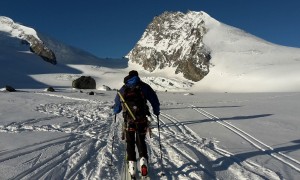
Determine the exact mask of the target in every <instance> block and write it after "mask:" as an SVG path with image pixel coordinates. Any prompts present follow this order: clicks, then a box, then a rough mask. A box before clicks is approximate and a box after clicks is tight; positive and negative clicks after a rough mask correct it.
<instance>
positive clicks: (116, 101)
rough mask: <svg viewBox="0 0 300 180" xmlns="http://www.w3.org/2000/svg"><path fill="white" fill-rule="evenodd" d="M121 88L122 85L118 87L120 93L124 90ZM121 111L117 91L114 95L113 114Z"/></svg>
mask: <svg viewBox="0 0 300 180" xmlns="http://www.w3.org/2000/svg"><path fill="white" fill-rule="evenodd" d="M123 89H124V88H123V87H122V88H121V89H120V92H121V93H122V92H123V91H124V90H123ZM121 111H122V105H121V100H120V96H119V95H118V93H117V95H116V97H115V104H114V114H118V113H120V112H121Z"/></svg>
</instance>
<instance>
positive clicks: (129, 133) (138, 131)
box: [114, 70, 160, 178]
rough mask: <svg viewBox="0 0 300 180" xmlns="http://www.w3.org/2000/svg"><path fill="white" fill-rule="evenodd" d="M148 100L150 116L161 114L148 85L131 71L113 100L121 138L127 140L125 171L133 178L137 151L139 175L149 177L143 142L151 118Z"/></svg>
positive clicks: (156, 99)
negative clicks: (120, 116)
mask: <svg viewBox="0 0 300 180" xmlns="http://www.w3.org/2000/svg"><path fill="white" fill-rule="evenodd" d="M147 101H149V102H150V104H151V106H152V109H153V113H154V114H155V115H156V116H157V117H158V115H159V114H160V103H159V100H158V97H157V95H156V93H155V91H154V90H153V89H152V88H151V86H150V85H148V84H146V83H145V82H143V81H141V79H140V78H139V75H138V72H137V71H135V70H132V71H130V72H129V75H128V76H126V77H125V78H124V85H123V86H122V87H121V89H120V90H119V91H118V94H117V95H116V97H115V105H114V114H118V113H120V112H121V111H123V118H124V130H125V131H124V139H126V143H127V145H126V151H127V162H128V172H129V173H130V175H131V177H132V178H134V177H135V175H136V166H137V165H136V161H137V159H136V152H135V145H136V146H137V149H138V152H139V158H140V161H139V166H140V167H139V169H140V171H141V175H142V176H147V174H148V153H147V145H146V142H145V137H146V132H147V128H148V119H147V116H150V112H149V107H148V105H147Z"/></svg>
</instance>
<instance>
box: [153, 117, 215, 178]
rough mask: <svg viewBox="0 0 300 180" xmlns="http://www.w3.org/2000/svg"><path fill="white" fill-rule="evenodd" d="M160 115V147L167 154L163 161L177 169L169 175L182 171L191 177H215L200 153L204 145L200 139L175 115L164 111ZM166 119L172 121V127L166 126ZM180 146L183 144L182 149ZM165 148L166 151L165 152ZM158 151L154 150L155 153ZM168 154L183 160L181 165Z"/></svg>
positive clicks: (175, 174) (174, 176) (174, 175)
mask: <svg viewBox="0 0 300 180" xmlns="http://www.w3.org/2000/svg"><path fill="white" fill-rule="evenodd" d="M160 115H161V117H162V118H161V119H160V122H161V135H162V139H163V142H162V148H163V153H164V154H166V155H168V156H164V157H163V161H164V162H165V164H166V165H172V166H174V167H176V168H174V169H177V170H176V171H177V172H170V174H169V176H173V178H177V177H176V176H177V173H178V174H180V173H183V175H184V176H186V177H189V178H191V179H203V178H204V179H217V178H216V175H215V173H214V171H213V170H212V169H211V167H209V165H207V164H209V162H208V161H206V160H205V158H203V156H204V155H203V154H202V153H201V148H203V146H204V144H203V141H202V139H201V138H200V137H199V136H198V135H197V134H195V133H194V132H193V131H192V130H191V129H190V128H189V127H187V126H185V125H184V124H183V123H181V122H179V121H178V120H177V119H176V118H175V117H173V116H171V115H169V114H164V113H161V114H160ZM163 119H164V120H163ZM166 120H168V121H170V122H172V127H169V126H168V124H167V123H166V122H165V121H166ZM182 146H184V149H182ZM185 148H188V149H189V150H190V151H191V152H193V154H194V155H195V156H196V158H195V157H192V156H191V155H190V154H189V153H188V152H187V151H186V150H185ZM166 149H167V151H168V152H166ZM158 153H159V152H156V154H158ZM174 154H175V155H174ZM170 155H171V156H175V157H177V158H179V159H178V160H177V161H180V162H183V165H181V166H179V165H178V164H176V161H175V162H172V161H171V159H172V157H170ZM184 162H185V163H184ZM187 162H189V163H187ZM184 164H189V166H188V167H189V168H183V167H184ZM182 168H183V169H182ZM180 171H182V172H180ZM184 171H186V172H184ZM203 173H204V174H203Z"/></svg>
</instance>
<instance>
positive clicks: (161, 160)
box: [157, 115, 165, 176]
mask: <svg viewBox="0 0 300 180" xmlns="http://www.w3.org/2000/svg"><path fill="white" fill-rule="evenodd" d="M157 129H158V142H159V149H160V162H161V169H162V173H161V175H162V176H164V175H165V174H164V173H163V170H164V164H163V159H162V152H161V142H160V128H159V117H158V115H157Z"/></svg>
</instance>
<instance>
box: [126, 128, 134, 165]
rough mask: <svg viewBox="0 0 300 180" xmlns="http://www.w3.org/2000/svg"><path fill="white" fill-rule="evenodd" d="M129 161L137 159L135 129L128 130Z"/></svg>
mask: <svg viewBox="0 0 300 180" xmlns="http://www.w3.org/2000/svg"><path fill="white" fill-rule="evenodd" d="M126 142H127V149H126V151H127V161H136V153H135V131H128V130H127V131H126Z"/></svg>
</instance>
